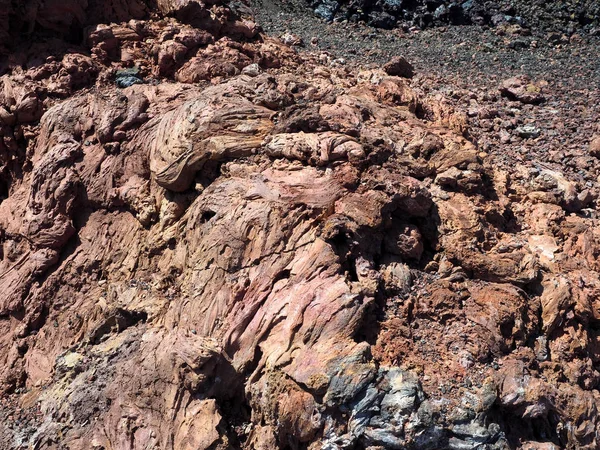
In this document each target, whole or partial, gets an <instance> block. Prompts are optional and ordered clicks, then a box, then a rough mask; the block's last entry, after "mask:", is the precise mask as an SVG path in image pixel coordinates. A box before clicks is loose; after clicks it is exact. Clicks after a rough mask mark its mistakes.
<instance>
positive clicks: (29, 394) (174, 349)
mask: <svg viewBox="0 0 600 450" xmlns="http://www.w3.org/2000/svg"><path fill="white" fill-rule="evenodd" d="M52 5H53V3H52V2H47V3H45V4H44V6H43V7H44V8H50V7H51V6H52ZM60 5H61V6H60V7H58V6H56V5H55V8H56V9H53V10H52V11H51V12H52V14H50V13H46V14H42V13H41V12H39V11H38V12H37V13H36V14H37V15H32V16H31V17H30V18H29V19H28V20H30V21H31V20H33V21H36V23H39V24H40V25H41V26H43V27H44V29H45V30H54V31H56V32H59V33H61V32H65V30H66V29H67V28H68V29H69V30H71V31H72V30H73V29H74V28H73V27H75V28H77V27H78V26H81V25H84V24H88V23H89V21H88V19H86V18H90V17H93V18H94V21H96V23H95V24H93V25H92V26H90V27H87V28H85V31H84V36H83V42H84V44H83V45H82V46H81V47H77V48H72V47H69V45H67V44H65V45H64V46H63V47H61V46H58V47H55V48H54V50H55V51H54V53H52V52H51V53H52V54H44V57H43V59H40V55H41V54H42V53H39V51H38V50H39V49H38V50H36V48H37V47H36V45H38V44H36V43H33V44H26V43H21V44H19V45H18V46H17V48H16V49H15V50H14V52H15V53H14V55H15V58H14V61H11V62H10V64H9V70H8V71H7V73H6V74H5V75H4V76H2V77H1V78H0V84H1V86H2V90H1V91H0V125H1V128H0V136H1V138H2V139H1V140H0V181H1V183H0V244H1V246H0V293H1V294H0V329H1V331H2V333H0V340H1V344H0V390H1V391H2V393H3V394H4V396H3V398H2V402H3V407H4V408H3V411H2V412H0V446H1V447H2V448H6V449H20V448H31V447H32V448H37V449H59V448H69V449H89V448H94V449H140V450H141V449H149V448H156V449H229V448H248V449H272V448H281V449H285V448H310V449H318V448H325V449H338V448H339V449H352V448H371V449H379V448H386V449H387V448H398V449H401V448H402V449H403V448H415V449H417V448H418V449H426V448H429V449H440V448H450V449H504V448H588V449H593V448H597V447H598V445H599V444H598V441H597V439H598V438H597V435H598V432H599V430H600V428H599V427H600V425H599V423H598V420H599V414H598V410H597V406H596V405H597V402H598V400H599V398H598V395H599V394H598V386H599V383H600V374H599V372H598V370H597V369H598V364H599V361H600V354H599V352H600V346H599V345H598V336H597V334H598V333H597V329H599V324H600V314H599V313H598V310H599V306H600V305H598V293H599V289H600V281H599V279H598V270H599V268H598V263H597V256H598V248H599V247H598V239H599V237H600V236H599V228H598V223H597V219H596V218H595V215H594V214H591V213H590V206H591V205H593V203H594V202H595V196H594V194H593V192H591V191H590V190H586V189H585V188H584V187H583V186H580V185H579V184H578V183H577V182H574V181H571V180H570V179H569V178H568V177H567V176H566V175H565V174H563V173H560V172H557V171H556V170H551V169H550V168H546V167H543V166H540V167H538V168H536V167H533V166H529V165H524V164H515V166H514V167H512V170H510V171H507V170H506V169H505V168H503V167H504V166H499V165H497V164H494V159H493V156H490V155H489V154H487V153H482V152H480V151H479V150H478V148H477V147H476V145H475V144H474V143H472V142H471V141H469V140H468V139H467V138H466V137H465V136H468V133H467V132H468V130H467V128H466V120H465V116H464V113H461V112H458V111H454V110H453V109H452V108H451V107H450V106H449V105H448V104H447V103H446V102H445V101H444V99H443V98H440V97H436V98H433V97H428V96H426V95H424V94H421V93H419V92H418V90H415V89H414V87H413V86H411V85H410V81H409V80H408V79H406V78H400V77H396V76H391V75H389V73H390V70H387V72H386V71H385V70H383V69H370V70H360V69H358V68H356V69H349V68H345V67H339V66H335V65H330V64H327V62H326V61H322V60H319V58H317V57H316V56H314V55H311V54H298V53H296V52H295V51H294V50H292V49H290V48H289V47H287V46H286V45H284V44H283V43H282V42H280V41H278V40H273V39H270V38H267V37H265V36H263V35H261V34H260V33H258V30H257V26H256V25H255V24H254V22H253V21H252V20H251V18H249V17H247V16H246V15H245V12H244V9H243V8H241V7H240V8H238V9H237V10H234V9H232V8H231V7H228V6H225V5H223V4H220V3H215V4H207V5H204V4H200V3H197V2H191V1H189V2H185V1H184V2H169V1H164V2H158V6H157V7H156V8H157V9H154V10H152V7H151V6H149V5H146V4H142V3H139V4H138V3H136V2H123V4H121V2H100V1H96V2H89V3H86V2H81V3H77V2H72V4H71V3H68V2H67V3H61V4H60ZM69 5H70V6H69ZM67 7H68V8H67ZM61 8H62V9H61ZM64 8H67V9H68V11H67V12H68V14H67V12H65V11H63V9H64ZM100 10H102V11H105V10H110V11H113V13H114V14H116V16H110V17H109V16H106V17H105V16H103V15H101V14H100V13H94V11H100ZM150 12H151V13H152V14H150ZM32 14H33V13H32ZM69 14H70V15H69ZM98 22H100V23H98ZM24 23H29V22H27V21H25V22H24ZM78 24H79V25H78ZM55 28H56V29H55ZM80 28H81V27H80ZM0 30H4V31H5V32H8V31H10V30H8V29H7V28H4V29H1V28H0ZM7 30H8V31H7ZM44 32H46V31H44ZM61 42H63V41H61ZM5 43H7V41H5ZM40 45H41V44H40ZM57 45H58V44H57ZM42 48H44V49H45V50H44V51H50V50H49V48H50V47H47V46H42ZM36 58H37V59H36ZM119 86H120V87H119ZM124 86H125V87H124ZM511 86H512V85H511ZM521 87H522V86H521ZM510 88H511V89H512V87H510ZM507 89H508V88H507ZM523 89H525V91H524V92H525V95H526V94H528V93H530V90H527V88H526V87H525V88H523ZM521 94H522V92H521V91H518V92H517V93H515V94H514V95H515V96H517V97H518V95H521ZM592 153H593V152H592Z"/></svg>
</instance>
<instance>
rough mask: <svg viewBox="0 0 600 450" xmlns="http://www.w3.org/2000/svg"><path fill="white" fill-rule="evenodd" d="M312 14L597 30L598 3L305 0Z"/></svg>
mask: <svg viewBox="0 0 600 450" xmlns="http://www.w3.org/2000/svg"><path fill="white" fill-rule="evenodd" d="M307 3H308V4H309V5H310V6H311V7H312V8H313V9H314V12H315V14H316V15H318V16H320V17H321V18H323V19H325V20H327V21H332V20H338V21H341V20H349V21H352V22H357V21H365V22H366V23H368V24H369V25H371V26H374V27H378V28H386V29H391V28H394V27H397V26H401V27H404V28H410V27H416V28H426V27H430V26H440V25H448V24H451V25H465V24H476V25H491V26H498V25H506V24H513V25H517V26H520V27H521V26H522V27H527V28H529V27H533V28H535V29H538V30H553V31H559V32H566V33H568V34H572V33H573V32H574V31H575V30H577V29H584V30H587V31H591V32H593V33H597V31H598V28H597V27H598V25H599V24H600V5H598V2H596V1H594V0H568V1H553V0H460V1H454V0H452V1H451V0H352V1H349V0H308V1H307Z"/></svg>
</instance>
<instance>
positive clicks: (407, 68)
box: [383, 56, 415, 78]
mask: <svg viewBox="0 0 600 450" xmlns="http://www.w3.org/2000/svg"><path fill="white" fill-rule="evenodd" d="M383 70H384V71H385V73H387V74H388V75H391V76H396V77H403V78H412V77H414V76H415V69H414V67H413V66H412V64H411V63H409V62H408V61H407V60H406V58H404V57H403V56H394V57H393V58H392V59H391V60H390V61H388V62H387V63H386V64H385V65H384V66H383Z"/></svg>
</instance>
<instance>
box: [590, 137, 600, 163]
mask: <svg viewBox="0 0 600 450" xmlns="http://www.w3.org/2000/svg"><path fill="white" fill-rule="evenodd" d="M589 152H590V155H592V156H594V157H596V158H600V136H594V137H593V138H592V142H590V147H589Z"/></svg>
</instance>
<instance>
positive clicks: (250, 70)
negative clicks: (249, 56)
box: [242, 63, 262, 77]
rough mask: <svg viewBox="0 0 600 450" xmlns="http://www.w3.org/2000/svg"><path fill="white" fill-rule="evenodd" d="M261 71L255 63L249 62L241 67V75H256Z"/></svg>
mask: <svg viewBox="0 0 600 450" xmlns="http://www.w3.org/2000/svg"><path fill="white" fill-rule="evenodd" d="M261 72H262V70H261V68H260V66H259V65H258V64H256V63H254V64H249V65H247V66H246V67H244V68H243V69H242V74H243V75H248V76H250V77H257V76H258V75H259V74H260V73H261Z"/></svg>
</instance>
